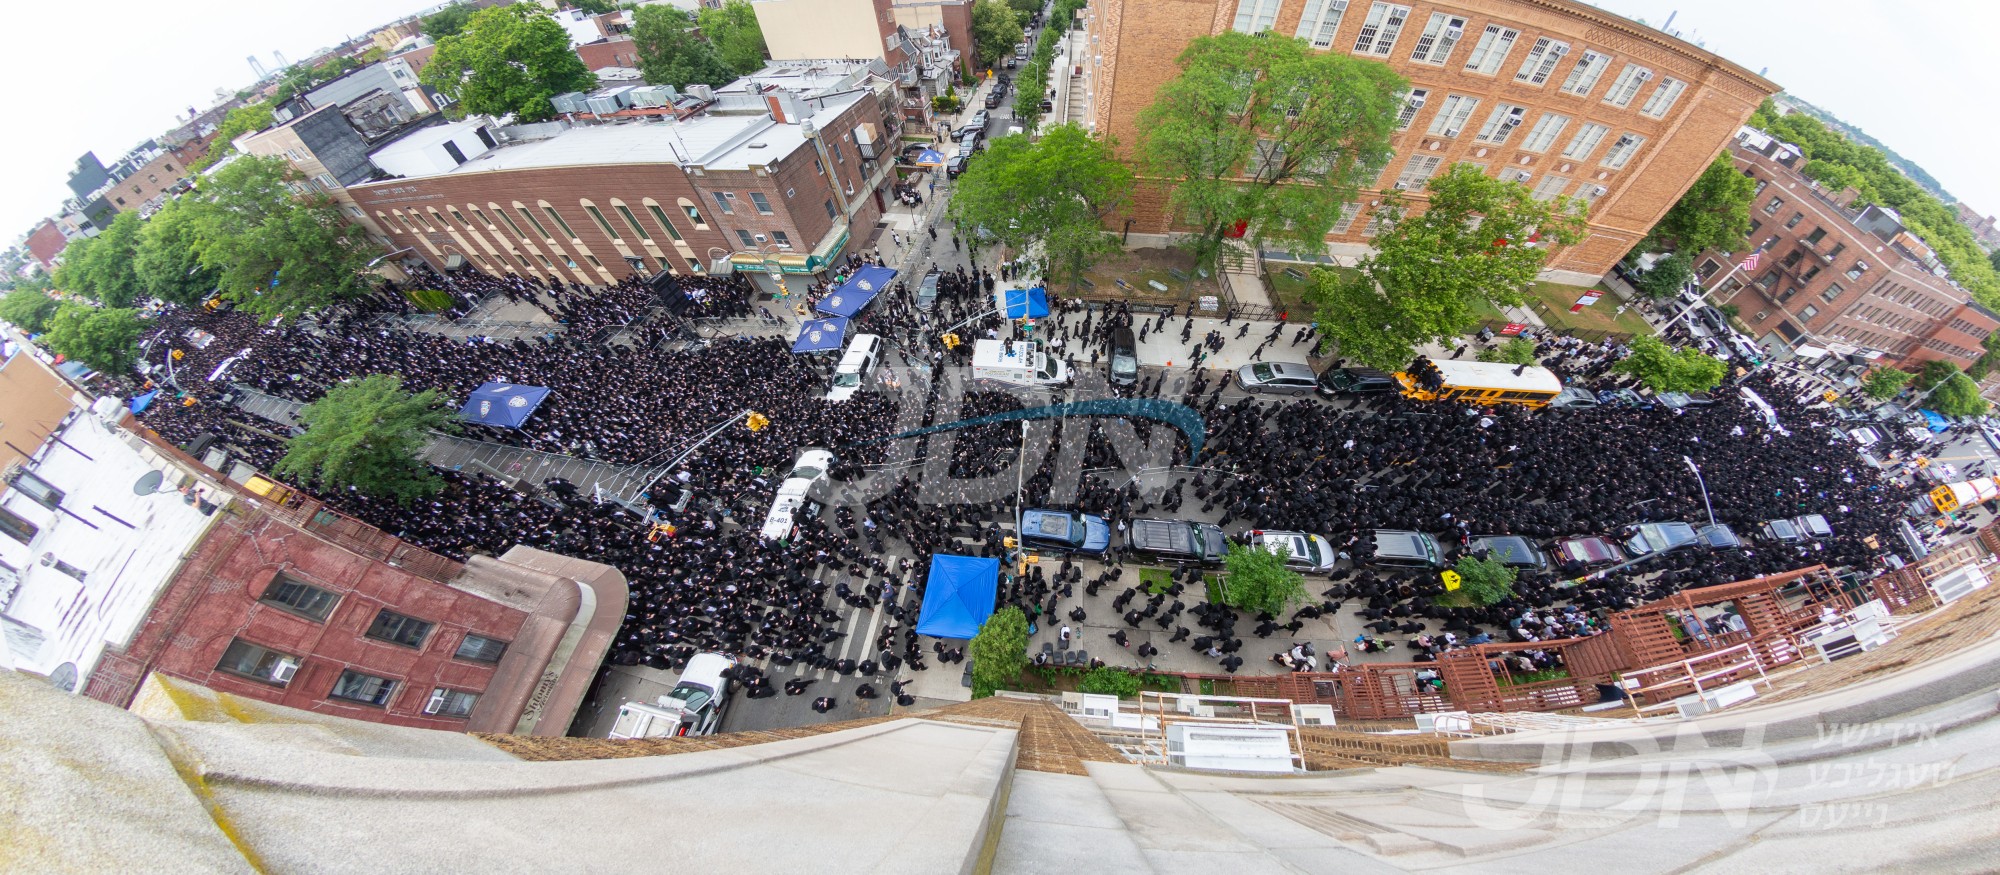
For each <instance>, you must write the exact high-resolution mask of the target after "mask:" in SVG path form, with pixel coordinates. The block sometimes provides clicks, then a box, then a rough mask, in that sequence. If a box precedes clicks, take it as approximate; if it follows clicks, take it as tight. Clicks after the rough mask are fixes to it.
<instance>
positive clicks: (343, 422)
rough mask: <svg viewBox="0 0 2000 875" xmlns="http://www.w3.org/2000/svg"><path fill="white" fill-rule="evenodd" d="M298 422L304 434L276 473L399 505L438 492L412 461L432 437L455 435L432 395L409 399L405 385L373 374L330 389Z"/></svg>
mask: <svg viewBox="0 0 2000 875" xmlns="http://www.w3.org/2000/svg"><path fill="white" fill-rule="evenodd" d="M299 421H300V422H302V423H304V424H305V429H306V430H305V433H304V434H301V435H299V436H298V437H295V438H292V439H291V440H290V441H287V442H286V444H285V456H284V458H282V459H279V460H278V464H277V468H276V470H277V472H278V473H279V474H283V475H285V476H288V477H296V478H299V479H300V480H302V481H312V482H315V483H318V484H319V485H320V486H321V487H323V488H326V489H346V488H348V487H350V486H351V487H353V488H355V489H356V490H359V491H360V492H362V493H365V494H367V495H372V496H376V497H380V498H391V499H395V500H397V501H401V502H404V503H408V502H409V501H410V500H411V499H413V498H417V497H419V496H424V495H429V494H431V493H434V492H436V491H438V489H439V488H441V487H442V486H443V485H444V481H443V479H441V478H439V477H438V475H437V473H436V472H435V471H432V470H431V468H430V466H429V465H427V464H425V463H424V462H423V460H421V459H419V458H418V457H417V453H418V452H419V451H421V450H422V449H423V448H424V445H425V444H427V443H429V442H430V440H431V432H433V431H438V430H456V423H455V422H454V420H453V418H452V411H451V410H450V408H448V407H446V406H445V399H444V397H443V396H441V395H439V394H438V393H437V391H436V390H425V391H423V392H420V393H418V394H415V395H412V394H410V393H409V392H407V391H404V389H403V378H401V377H397V376H391V375H389V374H371V375H369V376H367V377H363V378H361V379H359V380H353V381H349V382H346V383H342V384H340V385H338V386H335V387H333V388H332V389H331V390H329V391H328V392H327V393H326V396H325V397H323V398H321V399H320V400H318V401H315V402H313V403H311V404H308V405H306V406H305V408H304V409H303V410H300V411H299Z"/></svg>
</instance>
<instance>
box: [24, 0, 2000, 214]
mask: <svg viewBox="0 0 2000 875" xmlns="http://www.w3.org/2000/svg"><path fill="white" fill-rule="evenodd" d="M431 2H434V0H337V2H324V0H265V2H254V3H253V2H248V0H210V2H207V3H202V4H195V5H193V6H190V5H187V4H178V5H176V4H163V3H158V2H140V0H103V2H98V3H92V4H90V5H89V7H88V8H87V9H86V10H83V11H82V12H79V10H78V9H75V8H71V7H68V6H66V5H63V4H60V3H33V4H27V5H25V6H24V7H22V8H19V9H15V10H14V11H13V12H12V13H11V21H10V25H11V26H10V27H8V28H7V37H6V44H5V46H4V51H0V77H4V80H0V81H7V82H11V83H14V87H15V91H16V94H17V95H20V96H21V97H17V101H16V103H15V106H16V110H15V112H16V113H18V114H20V115H21V116H22V117H23V118H24V119H26V121H25V123H23V124H21V125H19V126H17V127H16V128H15V130H14V131H13V132H12V134H11V136H8V137H6V138H5V139H4V140H0V158H4V159H5V166H8V167H13V168H15V173H16V178H15V182H14V184H13V185H10V186H7V187H6V188H5V190H4V193H0V239H8V240H11V239H12V238H13V237H14V236H15V235H17V234H20V233H22V232H25V231H26V230H27V229H28V227H29V226H30V225H31V224H33V223H34V222H35V221H36V220H37V219H38V218H40V217H42V216H45V215H48V214H50V213H53V212H54V211H56V210H57V209H58V208H59V207H60V206H61V204H62V200H63V198H64V197H66V196H67V195H68V194H69V189H68V188H67V186H65V184H64V180H65V179H66V178H67V175H68V171H69V168H70V166H71V164H72V162H73V161H74V160H75V159H76V157H77V156H78V155H81V154H83V153H84V152H86V151H95V152H96V153H97V155H98V157H99V158H100V159H106V160H109V159H112V158H116V157H117V156H119V155H122V154H124V153H125V151H126V150H127V149H130V148H131V147H132V146H133V145H135V144H137V143H138V142H140V141H141V140H144V139H146V138H148V137H152V136H156V135H158V134H160V133H163V132H165V131H166V130H168V129H169V128H172V127H173V126H174V125H175V121H174V117H175V114H176V113H185V112H186V110H187V109H188V107H190V106H193V107H196V108H198V109H206V108H207V107H208V106H209V105H210V104H211V103H212V102H213V101H214V91H215V89H216V88H217V87H223V88H227V89H229V90H231V91H234V90H236V89H238V88H241V87H243V86H245V85H248V84H249V83H250V81H251V73H250V66H249V64H247V63H246V62H245V61H244V58H245V56H247V55H250V54H252V53H255V54H256V55H258V57H259V58H260V59H261V60H262V61H263V62H264V63H265V64H267V65H269V64H270V63H271V52H272V50H274V49H276V50H278V51H282V52H284V53H285V57H287V58H289V59H291V60H294V61H297V60H301V59H303V58H306V57H309V56H310V55H311V54H312V53H313V52H314V51H315V50H316V49H318V48H320V47H324V46H330V45H333V44H334V43H336V42H338V41H340V40H341V39H343V38H345V37H347V36H349V35H359V34H361V33H364V32H366V31H367V30H369V29H370V28H371V27H374V26H376V25H379V24H383V23H386V22H388V21H390V20H392V19H395V18H399V17H401V16H403V15H407V14H411V13H414V12H417V11H419V10H420V9H422V8H424V7H426V6H427V5H430V4H431ZM1597 5H1599V6H1601V7H1602V8H1604V9H1607V10H1610V11H1612V12H1615V13H1618V14H1620V15H1625V16H1628V17H1632V18H1643V19H1645V20H1646V21H1647V22H1649V23H1651V24H1653V25H1655V26H1658V25H1661V24H1664V23H1665V22H1666V19H1667V16H1668V14H1669V13H1672V12H1674V11H1676V10H1678V11H1679V15H1678V16H1677V17H1676V18H1675V20H1674V28H1675V29H1676V30H1678V31H1680V32H1681V34H1682V35H1683V36H1684V37H1685V38H1687V39H1690V40H1700V41H1704V42H1706V44H1707V46H1708V48H1709V49H1710V50H1713V51H1715V52H1717V53H1719V54H1721V55H1723V56H1724V57H1727V58H1730V59H1732V60H1734V61H1736V62H1737V63H1739V64H1742V65H1743V66H1745V67H1748V68H1749V69H1751V70H1753V71H1754V70H1760V69H1763V68H1765V67H1769V68H1770V70H1769V73H1768V75H1769V76H1770V78H1771V79H1772V80H1773V81H1776V82H1777V83H1778V84H1780V85H1783V86H1785V88H1786V89H1787V90H1789V91H1790V92H1792V93H1793V94H1796V95H1798V96H1799V97H1801V98H1804V99H1805V100H1807V101H1810V102H1812V103H1814V104H1816V105H1818V106H1820V107H1823V108H1825V109H1827V110H1830V111H1832V112H1833V113H1834V114H1835V115H1838V116H1840V117H1841V118H1842V119H1844V120H1846V121H1847V122H1849V123H1851V124H1854V125H1858V126H1860V127H1861V128H1862V129H1863V130H1866V131H1867V132H1868V133H1869V134H1871V135H1873V136H1874V137H1875V138H1876V139H1878V140H1881V141H1882V142H1884V143H1886V144H1888V145H1889V146H1890V147H1892V148H1894V149H1895V150H1896V151H1898V152H1900V153H1902V154H1903V155H1904V156H1905V157H1907V158H1909V159H1911V160H1913V161H1916V162H1917V163H1918V164H1920V165H1922V166H1923V167H1924V169H1925V170H1928V171H1930V173H1931V175H1933V176H1935V177H1937V179H1938V181H1939V182H1940V183H1942V184H1943V185H1944V187H1945V188H1946V189H1947V190H1948V191H1950V192H1951V193H1952V194H1954V195H1957V196H1958V197H1960V198H1962V199H1964V200H1965V201H1966V202H1967V203H1969V204H1971V205H1973V206H1974V207H1977V208H1978V209H1980V210H1981V211H1982V212H1985V213H1988V214H1996V213H2000V171H1996V170H1994V168H1993V164H1992V162H1991V160H1990V159H1989V158H1988V157H1987V155H1986V152H1987V150H1986V149H1985V148H1983V147H1981V146H1980V145H1979V144H1981V143H1990V142H1992V141H1993V139H1994V137H1993V136H1991V135H1992V134H1995V133H2000V131H1997V130H1996V128H2000V121H1996V118H1995V115H1994V114H1993V113H1992V112H1991V111H1990V109H1989V108H1988V107H1987V102H1988V101H1989V100H1991V98H1992V95H1993V94H1994V92H1995V91H1996V89H1995V85H1996V84H2000V73H1996V72H1994V70H1993V68H1992V66H1991V63H1990V61H1989V57H1990V56H1989V53H1988V51H1987V45H1986V43H1988V42H1990V39H1991V35H1992V34H1994V33H1996V32H2000V3H1994V2H1991V0H1914V2H1912V0H1834V2H1832V3H1828V2H1824V0H1820V2H1809V0H1598V3H1597ZM79 23H82V24H85V25H86V26H89V27H91V28H92V29H89V30H82V31H79V29H78V25H79ZM79 46H80V47H82V48H83V51H78V48H79ZM27 95H33V96H32V98H27V97H26V96H27ZM23 98H26V99H23ZM30 99H31V100H33V101H35V104H36V105H34V109H33V115H32V116H30V115H28V107H29V105H30V104H29V100H30Z"/></svg>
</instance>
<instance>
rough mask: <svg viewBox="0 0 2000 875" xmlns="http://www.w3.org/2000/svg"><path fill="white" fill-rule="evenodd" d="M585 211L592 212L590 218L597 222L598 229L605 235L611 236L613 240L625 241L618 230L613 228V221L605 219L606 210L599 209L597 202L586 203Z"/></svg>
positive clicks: (617, 241) (616, 241)
mask: <svg viewBox="0 0 2000 875" xmlns="http://www.w3.org/2000/svg"><path fill="white" fill-rule="evenodd" d="M583 211H584V212H586V213H589V214H590V220H591V221H593V222H596V223H597V227H598V229H599V230H601V231H603V232H604V236H606V237H609V238H611V240H612V242H614V243H623V242H625V241H624V240H623V239H620V238H619V236H618V232H617V231H614V230H612V229H611V223H610V222H607V221H605V220H604V212H603V211H602V210H599V209H598V208H597V205H596V204H584V205H583Z"/></svg>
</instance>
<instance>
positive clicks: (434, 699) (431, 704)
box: [424, 689, 446, 714]
mask: <svg viewBox="0 0 2000 875" xmlns="http://www.w3.org/2000/svg"><path fill="white" fill-rule="evenodd" d="M445 692H446V691H445V690H441V689H440V690H432V691H431V700H430V701H428V702H425V703H424V713H425V714H436V713H437V712H439V711H442V710H444V697H445Z"/></svg>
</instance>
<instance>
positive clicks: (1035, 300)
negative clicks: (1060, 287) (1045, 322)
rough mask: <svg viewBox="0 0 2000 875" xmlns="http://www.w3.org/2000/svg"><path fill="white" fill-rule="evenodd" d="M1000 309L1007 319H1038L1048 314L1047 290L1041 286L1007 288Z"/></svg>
mask: <svg viewBox="0 0 2000 875" xmlns="http://www.w3.org/2000/svg"><path fill="white" fill-rule="evenodd" d="M1004 295H1005V297H1003V298H1002V299H1001V303H1000V309H1001V312H1003V313H1005V314H1006V316H1007V318H1009V319H1040V318H1042V317H1045V316H1047V315H1049V292H1048V290H1047V289H1044V288H1042V287H1041V286H1035V287H1034V288H1031V289H1007V290H1006V291H1005V293H1004Z"/></svg>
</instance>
